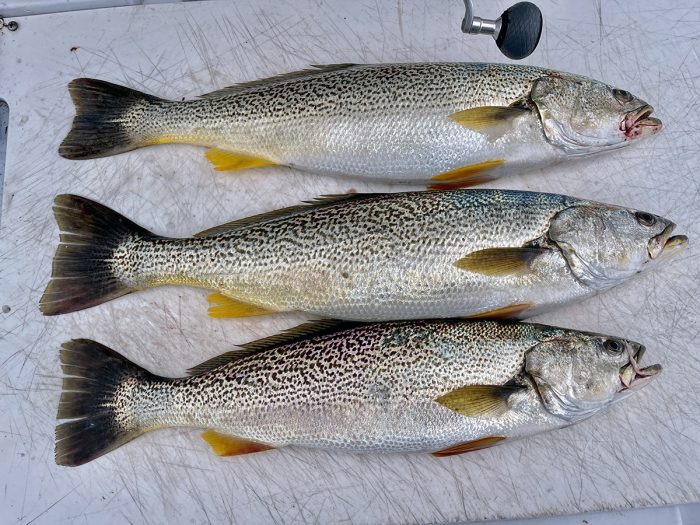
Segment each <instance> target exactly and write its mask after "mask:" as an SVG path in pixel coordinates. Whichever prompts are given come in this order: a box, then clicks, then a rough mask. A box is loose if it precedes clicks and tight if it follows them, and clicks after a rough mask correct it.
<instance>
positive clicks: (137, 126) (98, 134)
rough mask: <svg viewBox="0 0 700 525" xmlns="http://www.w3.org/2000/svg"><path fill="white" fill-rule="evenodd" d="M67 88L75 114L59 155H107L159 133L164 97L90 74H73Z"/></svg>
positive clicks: (144, 142) (155, 139) (153, 138)
mask: <svg viewBox="0 0 700 525" xmlns="http://www.w3.org/2000/svg"><path fill="white" fill-rule="evenodd" d="M68 90H69V91H70V95H71V98H72V99H73V104H75V112H76V115H75V118H74V119H73V127H72V128H71V130H70V132H69V133H68V135H67V136H66V138H65V139H63V142H62V143H61V146H60V147H59V148H58V153H59V154H60V155H61V157H65V158H67V159H94V158H98V157H108V156H110V155H115V154H117V153H122V152H125V151H130V150H132V149H136V148H138V147H141V146H145V145H147V144H149V143H156V142H158V139H159V138H161V137H162V134H161V133H160V131H159V129H158V128H159V126H160V125H162V122H160V119H159V118H158V112H159V111H160V108H161V107H162V106H163V105H164V104H167V103H168V101H165V100H163V99H161V98H158V97H154V96H152V95H147V94H145V93H141V92H140V91H136V90H135V89H130V88H127V87H124V86H118V85H117V84H112V83H111V82H105V81H103V80H95V79H92V78H77V79H75V80H73V81H71V83H70V84H68Z"/></svg>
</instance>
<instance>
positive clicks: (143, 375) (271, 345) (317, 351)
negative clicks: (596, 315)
mask: <svg viewBox="0 0 700 525" xmlns="http://www.w3.org/2000/svg"><path fill="white" fill-rule="evenodd" d="M643 354H644V347H643V346H641V345H639V344H638V343H634V342H632V341H628V340H625V339H620V338H616V337H609V336H604V335H599V334H592V333H586V332H577V331H574V330H567V329H563V328H555V327H550V326H543V325H537V324H527V323H517V324H507V323H498V322H495V321H465V320H436V321H402V322H391V323H377V324H357V323H339V322H335V321H322V322H319V323H312V324H307V325H302V326H300V327H297V328H296V329H293V330H291V331H288V332H287V333H283V334H281V335H278V336H273V337H270V338H267V339H263V340H260V341H255V342H253V343H249V344H247V345H244V346H243V348H242V349H240V350H237V351H233V352H229V353H226V354H223V355H221V356H219V357H216V358H214V359H211V360H210V361H207V362H205V363H202V364H201V365H199V366H196V367H194V368H193V369H191V370H190V371H189V372H190V377H186V378H177V379H168V378H164V377H159V376H156V375H154V374H152V373H150V372H148V371H146V370H144V369H143V368H140V367H139V366H137V365H135V364H133V363H131V362H129V361H127V360H126V359H125V358H124V357H122V356H121V355H119V354H118V353H117V352H115V351H113V350H110V349H109V348H107V347H105V346H103V345H100V344H99V343H96V342H94V341H89V340H85V339H78V340H73V341H70V342H68V343H65V344H64V345H63V349H62V350H61V362H62V365H63V372H64V374H65V376H66V377H65V378H64V381H63V393H62V394H61V399H60V403H59V408H58V419H61V420H65V421H64V422H62V423H60V424H59V425H58V427H57V429H56V462H57V463H58V464H59V465H66V466H77V465H81V464H83V463H86V462H88V461H91V460H93V459H95V458H97V457H99V456H101V455H103V454H105V453H107V452H109V451H110V450H113V449H115V448H117V447H119V446H121V445H123V444H125V443H127V442H128V441H131V440H132V439H134V438H136V437H138V436H139V435H141V434H143V433H145V432H148V431H151V430H156V429H159V428H164V427H195V428H203V429H207V430H206V432H204V434H203V435H202V437H203V438H204V439H205V440H206V441H207V442H208V443H209V444H210V445H211V448H212V449H213V451H214V452H215V453H216V454H218V455H220V456H232V455H240V454H249V453H254V452H262V451H266V450H270V449H274V448H279V447H284V446H288V445H294V446H301V447H312V448H324V449H342V450H350V451H358V452H430V453H432V454H433V455H435V456H451V455H454V454H461V453H463V452H468V451H472V450H478V449H480V448H485V447H489V446H492V445H495V444H498V443H501V442H505V441H509V440H513V439H517V438H522V437H526V436H529V435H532V434H536V433H539V432H544V431H547V430H553V429H556V428H561V427H564V426H568V425H571V424H574V423H577V422H579V421H581V420H583V419H586V418H588V417H591V416H593V415H595V414H597V413H598V412H600V411H601V410H603V409H605V408H606V407H608V406H609V405H610V404H612V403H614V402H617V401H620V400H621V399H624V398H625V397H627V396H629V395H630V394H631V393H632V392H634V391H636V390H637V389H638V388H640V387H642V386H644V385H645V384H647V383H649V381H651V380H652V379H653V378H654V377H655V376H656V375H658V373H659V372H660V370H661V367H660V366H659V365H652V366H648V367H645V368H642V367H641V366H640V360H641V358H642V355H643Z"/></svg>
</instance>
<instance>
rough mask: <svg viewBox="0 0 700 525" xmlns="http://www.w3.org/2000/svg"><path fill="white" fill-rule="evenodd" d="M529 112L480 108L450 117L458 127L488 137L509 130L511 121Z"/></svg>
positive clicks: (504, 107) (507, 107)
mask: <svg viewBox="0 0 700 525" xmlns="http://www.w3.org/2000/svg"><path fill="white" fill-rule="evenodd" d="M529 112H530V110H528V109H523V108H517V107H509V106H481V107H478V108H471V109H465V110H464V111H458V112H457V113H452V114H451V115H450V120H453V121H454V122H456V123H457V124H459V125H460V126H464V127H465V128H469V129H471V130H473V131H478V132H481V133H487V134H490V135H494V134H496V135H501V134H503V133H504V132H505V131H507V130H508V129H510V128H511V126H512V125H513V121H514V120H515V119H516V118H518V117H520V116H522V115H524V114H526V113H529Z"/></svg>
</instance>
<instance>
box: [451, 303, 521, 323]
mask: <svg viewBox="0 0 700 525" xmlns="http://www.w3.org/2000/svg"><path fill="white" fill-rule="evenodd" d="M529 308H532V303H519V304H510V305H508V306H504V307H503V308H496V309H495V310H488V311H486V312H479V313H478V314H472V315H465V316H464V318H465V319H514V318H516V317H518V316H519V315H520V314H522V313H523V312H525V311H526V310H528V309H529Z"/></svg>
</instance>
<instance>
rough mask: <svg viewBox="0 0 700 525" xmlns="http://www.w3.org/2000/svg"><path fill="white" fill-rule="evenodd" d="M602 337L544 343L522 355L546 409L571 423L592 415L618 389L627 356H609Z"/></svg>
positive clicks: (526, 368) (565, 339) (554, 340)
mask: <svg viewBox="0 0 700 525" xmlns="http://www.w3.org/2000/svg"><path fill="white" fill-rule="evenodd" d="M605 352H606V351H605V350H604V349H603V342H602V339H601V338H595V339H594V338H584V339H578V338H573V339H568V338H559V339H552V340H549V341H544V342H542V343H539V344H537V345H536V346H534V347H533V348H532V349H530V350H529V351H528V352H527V353H526V355H525V371H526V372H527V373H528V374H529V375H530V377H532V379H533V380H534V381H535V385H536V386H537V390H538V392H539V394H540V398H541V399H542V402H543V403H544V406H545V407H546V409H547V410H548V411H549V412H550V413H552V414H554V415H555V416H558V417H561V418H563V419H566V420H568V421H571V422H574V421H577V420H580V419H584V418H587V417H590V416H592V415H594V414H595V413H596V412H598V411H599V410H600V409H602V408H603V407H604V406H606V405H607V404H609V403H610V402H611V401H612V400H613V397H614V396H615V394H616V393H617V391H618V390H619V389H620V367H621V366H623V365H624V364H625V362H626V361H627V359H626V354H624V353H620V355H619V356H613V355H608V354H606V353H605Z"/></svg>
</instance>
